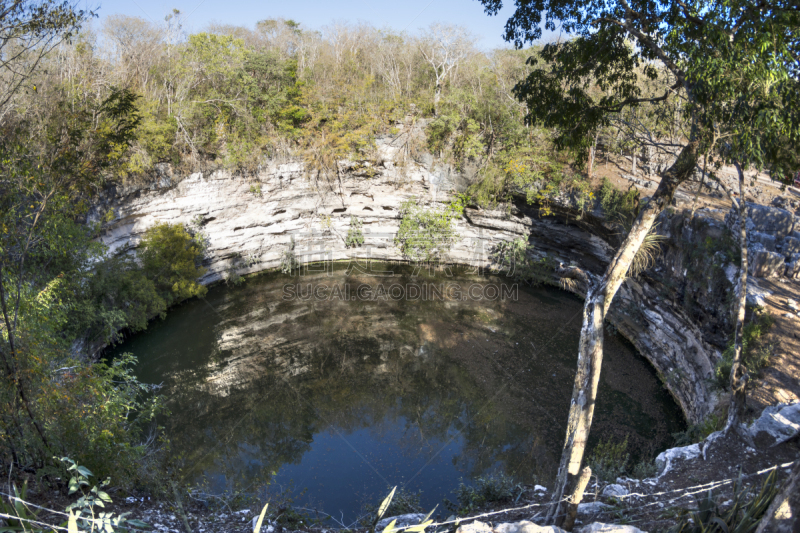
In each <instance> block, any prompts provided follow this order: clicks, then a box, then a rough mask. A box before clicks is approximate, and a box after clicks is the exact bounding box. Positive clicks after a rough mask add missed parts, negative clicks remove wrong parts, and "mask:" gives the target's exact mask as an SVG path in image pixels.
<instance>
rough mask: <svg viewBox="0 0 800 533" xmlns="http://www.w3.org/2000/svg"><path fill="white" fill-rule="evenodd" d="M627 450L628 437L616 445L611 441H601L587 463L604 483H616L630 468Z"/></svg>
mask: <svg viewBox="0 0 800 533" xmlns="http://www.w3.org/2000/svg"><path fill="white" fill-rule="evenodd" d="M627 449H628V437H625V440H624V441H622V442H619V443H617V444H614V442H613V441H612V440H611V439H609V440H607V441H605V442H604V441H600V442H599V443H598V444H597V446H595V447H594V450H593V451H592V455H590V456H589V460H588V461H587V463H588V464H589V466H590V467H591V468H592V473H593V474H594V475H596V476H597V477H598V478H599V479H600V480H602V481H606V482H608V483H615V482H616V481H617V478H618V477H620V476H621V475H622V474H624V473H625V471H626V468H627V467H628V460H629V459H630V454H628V453H627Z"/></svg>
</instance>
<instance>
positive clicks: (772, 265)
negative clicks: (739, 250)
mask: <svg viewBox="0 0 800 533" xmlns="http://www.w3.org/2000/svg"><path fill="white" fill-rule="evenodd" d="M752 255H753V257H752V258H751V261H750V268H748V271H749V272H750V274H752V275H753V276H755V277H757V278H775V277H780V276H782V275H783V273H784V271H785V270H786V261H785V258H784V256H783V255H782V254H779V253H778V252H769V251H766V250H759V251H757V252H755V253H754V254H752Z"/></svg>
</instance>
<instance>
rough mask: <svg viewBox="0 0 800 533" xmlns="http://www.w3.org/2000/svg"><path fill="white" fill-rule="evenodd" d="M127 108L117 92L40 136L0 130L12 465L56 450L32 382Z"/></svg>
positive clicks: (61, 310) (2, 292)
mask: <svg viewBox="0 0 800 533" xmlns="http://www.w3.org/2000/svg"><path fill="white" fill-rule="evenodd" d="M134 101H135V96H134V95H132V94H131V93H129V92H127V91H125V90H122V91H117V90H114V91H112V93H111V95H110V96H109V97H108V98H106V99H104V100H103V101H101V102H97V103H96V105H95V106H92V108H91V109H73V108H71V107H70V106H68V105H65V104H64V102H60V103H57V105H54V106H53V107H52V112H53V116H52V117H50V120H49V122H48V123H47V124H45V125H44V127H42V129H41V130H40V131H36V132H33V131H30V130H28V129H26V128H28V127H30V124H29V123H26V122H22V123H17V124H9V125H6V126H5V127H4V128H3V135H2V141H1V142H0V161H2V166H0V320H2V325H0V364H2V370H0V371H1V372H2V374H3V375H2V378H0V398H3V399H4V400H5V401H6V404H7V405H8V406H9V407H10V408H9V409H7V410H6V409H3V411H4V413H3V416H2V417H1V418H0V426H2V429H3V430H4V432H5V434H6V435H13V436H12V437H11V438H9V439H8V441H9V443H15V444H16V445H18V446H19V445H22V447H20V448H17V449H13V448H12V455H13V456H14V459H15V460H16V459H17V458H18V456H19V454H21V453H26V454H28V455H29V457H30V456H34V458H35V460H36V461H40V460H41V461H42V462H44V461H46V460H49V457H51V456H52V454H53V452H55V451H57V450H58V448H57V446H60V444H59V443H58V441H55V442H54V441H52V440H51V439H49V438H48V436H47V435H48V430H47V428H46V426H45V424H44V423H43V422H42V419H41V417H40V416H39V412H38V410H39V409H40V406H39V405H36V404H38V403H39V402H34V398H35V397H36V393H37V391H38V392H41V390H42V387H41V385H37V383H40V376H39V375H38V373H39V372H41V371H42V368H47V365H48V364H49V362H50V361H51V360H52V355H53V354H55V353H60V347H61V345H62V343H63V329H62V327H63V325H64V324H65V322H66V319H65V313H66V308H67V306H66V305H65V302H64V300H65V299H66V298H65V285H66V284H67V282H68V278H69V276H70V274H72V273H74V272H75V271H80V270H81V269H83V268H86V265H87V264H89V263H91V260H90V259H91V258H92V257H93V256H94V255H95V253H94V252H93V250H92V245H91V240H90V236H89V231H90V230H89V228H88V227H87V226H86V225H83V224H79V223H78V222H77V221H76V219H77V218H78V217H80V216H85V213H86V210H87V205H86V202H84V201H83V199H84V198H85V195H87V194H88V193H91V192H92V191H93V190H94V188H95V187H98V186H99V185H100V184H101V183H102V180H103V178H104V173H105V172H108V171H112V170H113V169H114V168H116V165H117V164H118V163H119V162H120V161H121V158H122V156H121V154H122V153H124V152H125V151H126V149H127V148H128V146H129V144H130V142H131V140H132V137H133V131H134V130H135V129H136V127H137V125H138V116H137V115H136V113H135V106H134ZM31 122H32V121H31ZM32 133H36V134H37V135H41V136H42V137H44V139H45V140H46V142H45V143H42V145H40V146H36V145H34V143H32V142H31V138H35V137H36V136H37V135H31V134H32ZM37 148H38V150H37ZM48 377H49V375H48ZM5 411H7V414H6V412H5ZM20 414H22V417H21V416H19V415H20ZM24 418H27V420H28V422H26V423H23V419H24ZM29 428H31V429H29ZM29 434H32V436H29ZM34 436H35V437H34ZM3 440H5V439H3ZM54 440H55V439H54ZM37 441H38V442H37ZM26 443H27V444H28V446H25V444H26ZM11 445H12V446H13V444H11ZM26 448H30V449H26ZM34 450H35V451H36V452H40V453H39V456H38V457H36V453H35V452H34ZM40 464H41V463H40Z"/></svg>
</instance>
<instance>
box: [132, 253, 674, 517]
mask: <svg viewBox="0 0 800 533" xmlns="http://www.w3.org/2000/svg"><path fill="white" fill-rule="evenodd" d="M385 268H390V267H389V266H386V267H385ZM391 268H393V269H394V270H395V271H397V275H396V276H395V277H394V278H392V283H398V282H399V283H401V284H407V283H419V282H420V281H425V279H424V278H412V277H411V276H410V274H411V271H410V270H404V269H402V268H400V267H397V266H393V267H391ZM297 281H298V279H294V280H290V279H287V278H286V277H285V276H280V275H274V274H272V275H265V276H261V277H258V278H255V279H251V280H250V281H248V282H247V284H246V285H244V286H242V287H237V288H224V287H218V288H216V289H213V290H211V291H210V292H209V295H208V297H207V299H206V300H205V301H195V302H190V303H188V304H186V305H184V306H182V307H180V308H178V309H176V310H174V311H172V312H171V313H170V316H169V317H168V318H167V319H166V320H165V321H163V322H158V323H155V324H153V325H152V326H151V327H150V329H149V330H148V331H147V332H145V333H144V334H142V335H139V336H136V337H135V338H133V339H131V340H130V341H128V342H127V343H126V344H124V345H123V346H121V347H120V348H119V350H120V351H129V352H133V353H134V354H135V355H136V356H137V357H138V358H139V361H140V368H139V369H138V374H139V376H140V378H141V379H143V380H145V381H147V382H154V383H163V385H164V388H163V389H162V390H163V393H164V394H165V395H166V397H167V399H168V406H169V409H170V410H171V412H172V413H173V414H172V416H171V417H169V418H168V419H167V420H166V421H165V424H166V429H167V433H168V435H169V437H170V439H171V441H172V449H173V451H174V452H175V453H176V454H181V455H182V461H183V464H184V465H185V469H184V472H185V474H186V475H187V478H188V479H189V480H190V481H194V482H199V481H201V480H203V479H204V480H205V481H206V482H207V483H208V484H209V485H210V488H211V489H212V490H215V491H222V490H225V489H226V488H231V487H233V486H236V487H240V488H241V487H251V488H254V487H257V486H258V484H259V483H260V482H263V481H264V480H268V479H270V478H271V477H272V473H273V472H275V473H277V475H275V476H274V478H273V482H274V483H275V485H276V486H278V485H280V486H286V485H288V484H289V483H290V481H291V482H293V486H294V487H295V488H296V489H298V490H299V489H303V488H307V489H308V491H307V492H306V493H305V495H304V496H303V499H304V501H306V502H308V503H311V504H314V505H317V506H319V507H320V508H322V509H323V510H324V511H326V512H329V513H337V514H338V512H339V511H343V512H344V513H345V516H348V517H352V516H355V515H356V513H357V511H358V508H359V506H360V505H361V503H363V502H364V501H370V502H374V501H375V500H376V499H377V498H379V497H380V495H381V494H383V493H384V492H385V490H386V487H387V486H388V485H396V484H400V485H403V484H405V485H406V487H407V488H408V489H410V490H414V491H416V490H422V491H423V498H422V504H423V505H424V506H425V507H426V508H430V507H432V506H433V504H435V503H438V502H440V501H441V498H442V497H446V496H448V495H449V494H451V490H452V489H453V488H454V487H455V486H456V485H457V484H458V482H459V479H460V478H464V479H469V478H472V477H475V476H478V475H482V474H485V473H487V472H491V471H494V470H502V471H505V472H506V473H508V474H510V475H513V476H515V477H517V478H518V479H520V480H521V481H527V482H532V481H534V480H538V481H539V482H544V483H546V482H547V481H548V480H549V479H551V478H552V476H553V475H554V473H555V468H556V462H557V459H558V454H559V452H560V447H561V441H562V439H563V432H564V427H565V425H566V416H567V407H568V403H569V396H570V392H571V386H572V375H573V372H574V368H575V357H576V353H577V344H578V335H579V331H580V320H581V302H580V301H579V300H577V299H576V298H574V297H572V296H570V295H568V294H566V293H563V292H561V291H558V290H556V289H533V290H531V289H525V288H522V287H520V288H519V290H518V292H517V294H516V297H515V298H513V297H511V293H510V292H509V293H508V296H509V297H507V298H505V299H503V298H497V299H495V300H486V299H482V300H480V301H475V300H472V299H470V298H469V297H464V295H463V294H461V295H458V297H451V298H448V297H447V295H446V294H445V295H444V297H443V298H442V299H435V300H434V301H425V300H424V299H422V298H420V299H417V300H413V301H409V300H408V299H403V298H399V299H393V298H391V297H387V298H380V297H379V298H375V297H371V298H366V299H355V300H351V299H345V298H329V297H324V298H313V297H311V298H306V299H300V298H299V297H295V298H289V299H287V298H286V290H285V287H284V286H285V284H286V283H287V282H289V283H295V282H297ZM434 281H436V280H434ZM446 281H447V282H448V283H452V282H456V283H458V284H460V285H461V286H462V287H468V286H471V285H474V284H477V285H479V286H485V285H487V284H496V285H498V286H500V285H502V284H506V285H507V284H509V283H510V282H509V281H507V280H503V279H500V278H481V277H477V276H470V275H467V274H465V273H463V272H462V273H458V272H456V273H455V277H454V278H447V280H446ZM302 283H303V284H311V285H312V288H313V287H314V286H319V285H320V284H326V285H327V286H328V287H331V286H332V285H334V284H341V285H342V286H344V285H349V286H350V287H357V286H360V285H364V284H367V285H369V286H371V287H373V288H374V287H377V286H379V285H381V284H382V283H383V284H385V283H386V280H385V279H381V278H376V277H371V276H369V275H366V274H353V275H347V274H346V273H345V272H343V271H338V272H335V273H334V274H333V275H332V276H327V275H324V274H318V275H315V276H305V277H303V279H302ZM479 292H480V291H478V292H476V293H474V294H478V293H479ZM306 294H307V293H306ZM295 296H297V293H295ZM450 296H453V295H452V294H451V295H450ZM603 374H604V377H603V380H602V384H601V390H600V401H599V402H598V406H597V410H596V424H595V426H594V428H593V432H594V433H593V436H594V438H595V439H597V438H600V437H602V438H607V437H609V436H616V437H624V436H626V435H629V439H630V442H631V445H632V447H633V448H634V450H637V449H642V448H646V447H654V448H657V447H663V446H664V445H665V444H666V443H667V439H668V436H669V434H670V433H671V432H674V431H678V430H679V429H680V428H681V420H680V415H679V412H678V409H677V407H676V406H675V404H674V402H672V400H671V398H669V396H668V395H667V394H666V392H665V391H664V390H663V389H662V387H661V385H660V383H659V382H658V380H657V378H656V377H655V375H654V373H653V371H652V369H651V368H650V367H649V366H648V365H647V363H646V362H645V361H644V360H643V359H642V358H641V357H639V356H638V355H636V354H634V353H633V351H632V349H631V348H630V347H629V346H627V345H625V344H624V343H623V342H622V341H621V339H618V338H615V337H613V336H611V337H610V338H608V339H607V344H606V362H605V366H604V372H603Z"/></svg>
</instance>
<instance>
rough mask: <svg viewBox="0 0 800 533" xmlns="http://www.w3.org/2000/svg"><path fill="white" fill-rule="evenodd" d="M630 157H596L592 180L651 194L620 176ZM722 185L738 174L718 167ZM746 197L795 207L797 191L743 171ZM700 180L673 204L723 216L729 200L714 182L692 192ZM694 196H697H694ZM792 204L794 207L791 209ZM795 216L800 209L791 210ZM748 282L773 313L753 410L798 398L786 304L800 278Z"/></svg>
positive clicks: (795, 337) (795, 334) (794, 325)
mask: <svg viewBox="0 0 800 533" xmlns="http://www.w3.org/2000/svg"><path fill="white" fill-rule="evenodd" d="M630 172H631V163H630V161H629V160H626V159H622V160H617V159H614V158H611V159H610V160H609V161H606V160H605V159H603V158H600V159H599V160H598V162H597V164H596V166H595V176H594V181H595V182H596V184H597V185H599V184H600V183H601V182H602V180H603V179H604V178H607V179H609V180H610V181H611V182H612V183H613V184H614V185H615V186H616V187H618V188H621V189H627V188H628V187H631V186H633V187H636V188H637V189H638V190H639V192H640V195H641V196H642V197H645V196H649V195H651V194H652V193H653V192H654V191H655V188H654V187H653V188H645V187H642V186H640V185H638V184H636V183H633V182H632V181H631V180H629V179H627V178H626V177H624V176H626V175H627V176H630ZM720 173H721V174H722V176H723V178H724V179H725V181H726V184H727V185H728V186H729V187H731V188H732V190H734V191H735V190H738V178H737V174H736V170H735V169H734V168H733V167H723V168H722V169H721V171H720ZM745 176H746V177H747V186H748V192H747V201H755V202H757V203H760V204H763V205H771V204H772V203H773V201H775V198H776V197H780V198H782V199H783V204H784V205H785V208H787V209H789V210H791V211H794V210H795V209H796V207H797V206H798V205H800V193H798V192H795V190H794V189H792V188H782V187H780V186H779V185H776V184H775V183H773V182H771V181H770V179H769V176H768V175H766V174H763V173H761V174H756V173H755V172H746V173H745ZM635 177H636V178H637V179H640V180H652V182H653V183H654V184H655V183H657V182H656V181H655V180H656V178H655V177H648V176H645V175H642V174H641V173H639V174H637V175H636V176H635ZM699 185H700V184H699V183H698V182H696V181H694V182H690V183H686V184H684V185H682V186H681V187H680V188H679V190H678V194H677V195H676V203H677V205H678V207H680V208H684V209H686V208H688V209H691V208H694V209H695V210H699V209H703V208H705V209H706V212H707V213H708V214H710V215H711V216H712V217H714V218H716V219H718V220H720V221H721V220H723V219H724V217H725V214H726V213H727V212H728V211H729V210H730V208H731V202H730V200H729V199H728V197H727V195H725V193H724V192H723V190H722V189H718V190H717V189H716V188H715V185H714V184H711V185H710V186H709V185H708V184H707V185H705V186H703V189H702V191H701V192H700V194H697V189H698V187H699ZM695 196H696V199H695ZM793 204H794V208H793ZM795 214H797V215H800V209H798V210H797V211H795ZM749 283H754V284H756V285H757V286H758V287H759V288H760V289H761V290H764V291H766V292H768V293H770V294H769V295H768V296H767V297H766V298H765V301H766V304H767V306H766V308H767V311H768V312H769V313H770V314H771V315H772V316H773V317H774V318H775V324H774V326H773V327H772V328H771V330H770V333H769V336H768V338H767V342H768V343H770V344H772V346H773V348H774V351H773V354H774V355H773V357H772V359H771V362H770V365H769V367H767V368H766V369H764V370H763V371H762V374H761V375H760V376H758V377H757V378H755V379H754V380H753V382H752V385H751V390H750V393H749V398H748V406H749V408H750V410H751V412H753V413H759V412H760V411H761V410H762V409H763V408H764V407H766V406H768V405H774V404H776V403H779V402H783V403H787V402H791V401H794V400H798V399H800V317H798V315H797V312H792V310H791V309H790V308H789V306H788V304H787V300H789V299H791V300H794V301H796V302H800V280H788V279H778V278H772V279H768V278H758V279H755V278H750V280H749Z"/></svg>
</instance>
